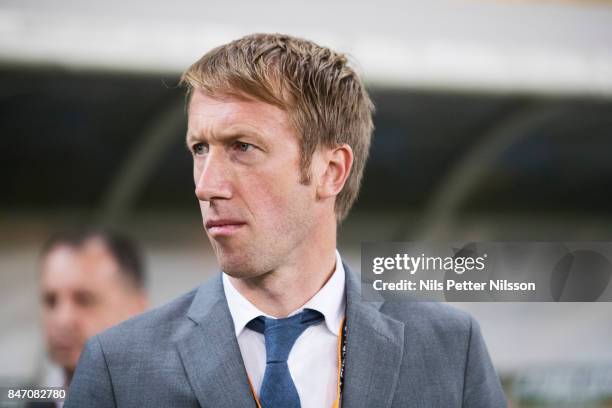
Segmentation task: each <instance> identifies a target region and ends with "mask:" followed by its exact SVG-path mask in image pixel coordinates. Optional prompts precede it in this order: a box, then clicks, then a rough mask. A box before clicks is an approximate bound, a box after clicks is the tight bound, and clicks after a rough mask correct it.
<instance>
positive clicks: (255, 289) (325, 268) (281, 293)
mask: <svg viewBox="0 0 612 408" xmlns="http://www.w3.org/2000/svg"><path fill="white" fill-rule="evenodd" d="M332 225H333V227H331V229H332V231H329V230H328V231H319V232H323V233H322V234H320V236H319V237H315V238H312V239H310V240H305V242H306V244H305V245H304V247H303V248H296V249H295V250H294V251H293V252H292V254H291V256H289V257H288V258H289V259H288V261H287V262H285V263H284V264H283V265H281V266H280V267H278V268H277V269H275V270H273V271H270V272H268V273H265V274H263V275H260V276H257V277H254V278H245V279H238V278H233V277H230V278H229V279H230V282H231V283H232V285H233V286H234V287H235V288H236V289H237V290H238V292H240V294H242V296H244V297H245V298H246V299H247V300H248V301H249V302H251V303H252V304H253V305H254V306H255V307H257V308H258V309H259V310H261V311H262V312H264V313H266V314H267V315H270V316H274V317H276V318H283V317H287V316H288V315H289V314H291V313H292V312H294V311H295V310H297V309H299V308H300V307H302V306H303V305H304V304H306V302H308V301H309V300H310V299H311V298H312V297H313V296H314V295H315V294H316V293H317V292H318V291H319V290H320V289H321V288H322V287H323V286H324V285H325V283H326V282H327V281H328V280H329V278H330V277H331V276H332V274H333V273H334V271H335V269H336V223H335V220H334V222H333V224H332ZM326 237H327V239H325V238H326Z"/></svg>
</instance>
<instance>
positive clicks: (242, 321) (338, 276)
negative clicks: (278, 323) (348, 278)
mask: <svg viewBox="0 0 612 408" xmlns="http://www.w3.org/2000/svg"><path fill="white" fill-rule="evenodd" d="M222 275H223V291H224V292H225V298H226V299H227V305H228V307H229V311H230V314H231V315H232V320H233V321H234V330H235V332H236V337H238V336H239V335H240V333H242V331H243V330H244V328H245V327H246V325H247V323H248V322H250V321H251V320H253V319H254V318H256V317H257V316H262V315H263V316H267V315H266V314H265V313H263V312H262V311H261V310H259V309H258V308H257V307H255V306H254V305H253V304H252V303H251V302H249V301H248V300H247V299H246V298H245V297H244V296H242V294H241V293H240V292H238V290H237V289H236V288H235V287H234V285H232V283H231V282H230V280H229V276H228V275H227V274H225V273H223V274H222ZM344 287H345V271H344V266H343V265H342V258H340V253H339V252H338V251H337V250H336V269H335V270H334V273H333V274H332V276H331V277H330V278H329V279H328V281H327V282H326V283H325V285H323V287H322V288H321V289H320V290H319V291H318V292H317V293H316V294H315V295H314V296H313V297H312V298H311V299H310V300H309V301H308V302H306V304H305V305H304V306H302V307H300V308H299V309H298V310H296V311H294V312H293V313H291V314H290V316H291V315H294V314H296V313H299V312H301V311H302V310H303V309H313V310H316V311H318V312H320V313H321V314H323V316H324V317H325V326H326V327H327V329H328V330H329V331H330V332H331V333H333V334H334V335H336V336H337V335H338V333H339V330H340V324H341V323H342V320H343V319H344V312H345V306H346V301H345V296H344ZM268 317H270V316H268Z"/></svg>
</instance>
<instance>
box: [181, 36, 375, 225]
mask: <svg viewBox="0 0 612 408" xmlns="http://www.w3.org/2000/svg"><path fill="white" fill-rule="evenodd" d="M181 84H182V85H184V86H186V88H187V92H188V95H190V94H191V91H192V90H193V89H194V88H195V89H200V90H202V91H204V92H205V93H207V94H208V95H210V96H224V95H227V96H237V97H240V96H242V97H244V96H245V95H247V96H250V97H253V98H255V99H258V100H261V101H263V102H266V103H270V104H272V105H275V106H277V107H279V108H281V109H283V110H284V111H286V112H287V113H288V115H289V117H290V119H291V121H292V123H293V125H294V127H295V128H296V130H297V133H298V135H299V137H300V140H299V141H298V142H299V144H300V149H301V153H302V155H301V160H300V172H301V182H302V183H309V182H310V171H309V170H310V164H311V162H312V155H313V154H314V152H315V151H316V149H317V148H319V147H329V148H333V147H336V146H339V145H342V144H344V143H346V144H348V145H349V146H350V147H351V149H352V150H353V155H354V160H353V166H352V169H351V172H350V174H349V176H348V179H347V181H346V183H345V185H344V188H343V189H342V191H341V192H340V193H339V194H338V196H337V197H336V202H335V213H336V219H337V221H338V222H340V221H342V220H343V219H344V218H345V217H346V215H347V214H348V212H349V210H350V208H351V206H352V205H353V203H354V201H355V199H356V198H357V194H358V192H359V187H360V184H361V178H362V175H363V169H364V167H365V163H366V160H367V158H368V151H369V148H370V140H371V137H372V131H373V128H374V126H373V124H372V113H373V111H374V105H373V104H372V102H371V100H370V97H369V96H368V93H367V91H366V89H365V86H364V85H363V83H362V81H361V79H360V78H359V76H358V75H357V73H356V72H355V71H354V70H353V69H352V68H350V67H349V66H348V60H347V58H346V56H345V55H343V54H341V53H338V52H335V51H333V50H330V49H329V48H325V47H321V46H319V45H317V44H315V43H313V42H311V41H308V40H304V39H301V38H295V37H291V36H288V35H283V34H251V35H247V36H245V37H242V38H240V39H238V40H235V41H232V42H230V43H229V44H225V45H222V46H220V47H217V48H215V49H213V50H211V51H209V52H208V53H206V54H205V55H204V56H203V57H202V58H200V59H199V60H198V61H197V62H196V63H194V64H193V65H191V66H190V67H189V68H188V69H187V71H185V73H183V75H182V77H181Z"/></svg>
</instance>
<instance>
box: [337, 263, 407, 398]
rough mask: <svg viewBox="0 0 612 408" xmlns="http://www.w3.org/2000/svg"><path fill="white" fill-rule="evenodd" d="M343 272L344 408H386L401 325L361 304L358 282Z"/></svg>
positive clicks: (400, 346)
mask: <svg viewBox="0 0 612 408" xmlns="http://www.w3.org/2000/svg"><path fill="white" fill-rule="evenodd" d="M344 268H345V270H346V305H347V306H346V322H347V345H346V347H347V348H346V363H345V364H346V365H345V373H344V386H343V387H344V389H343V397H342V407H343V408H356V407H389V406H390V405H391V403H392V399H393V395H394V393H395V386H396V384H397V380H398V377H399V372H400V365H401V361H402V355H403V351H404V324H403V323H402V322H400V321H397V320H395V319H392V318H390V317H389V316H387V315H385V314H383V313H381V312H380V311H379V308H380V306H381V304H380V303H375V302H365V301H362V300H361V290H360V282H359V280H358V279H357V277H356V276H355V275H354V274H353V273H352V271H351V270H350V268H349V267H348V266H347V265H346V264H344Z"/></svg>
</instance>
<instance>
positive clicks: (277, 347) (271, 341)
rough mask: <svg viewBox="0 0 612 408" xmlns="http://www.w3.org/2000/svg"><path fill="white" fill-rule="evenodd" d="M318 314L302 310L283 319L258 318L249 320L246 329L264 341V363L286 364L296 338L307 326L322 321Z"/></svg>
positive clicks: (313, 311) (321, 316)
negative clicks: (261, 336) (256, 333)
mask: <svg viewBox="0 0 612 408" xmlns="http://www.w3.org/2000/svg"><path fill="white" fill-rule="evenodd" d="M323 319H324V317H323V315H322V314H321V313H320V312H317V311H316V310H312V309H304V311H303V312H301V313H298V314H296V315H293V316H290V317H287V318H284V319H271V318H269V317H264V316H259V317H256V318H255V319H253V320H251V321H250V322H249V323H248V324H247V327H248V328H249V329H251V330H254V331H256V332H259V333H262V334H263V335H264V337H265V341H266V362H267V363H268V364H269V363H275V362H286V361H287V358H288V357H289V353H290V352H291V348H292V347H293V345H294V344H295V341H296V340H297V338H298V337H299V336H300V335H301V334H302V333H303V332H304V330H306V329H307V328H308V327H309V326H311V325H313V324H317V323H319V322H321V321H323Z"/></svg>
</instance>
